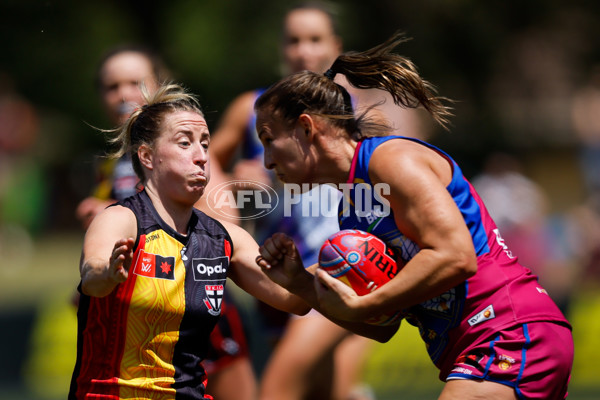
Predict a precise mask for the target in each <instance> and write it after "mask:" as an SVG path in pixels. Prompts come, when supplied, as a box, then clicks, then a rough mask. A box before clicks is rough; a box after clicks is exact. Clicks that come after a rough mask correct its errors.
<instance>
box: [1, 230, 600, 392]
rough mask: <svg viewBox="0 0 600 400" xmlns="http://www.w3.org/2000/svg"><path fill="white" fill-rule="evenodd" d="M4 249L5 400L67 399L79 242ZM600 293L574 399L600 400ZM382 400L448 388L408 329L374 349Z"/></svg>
mask: <svg viewBox="0 0 600 400" xmlns="http://www.w3.org/2000/svg"><path fill="white" fill-rule="evenodd" d="M15 240H16V238H14V237H11V238H6V237H4V238H3V240H2V241H1V242H0V243H2V247H0V260H1V264H0V327H1V329H0V346H1V348H0V357H1V358H0V360H1V361H0V398H1V399H3V400H12V399H15V400H16V399H30V400H54V399H64V398H65V397H66V393H67V391H68V385H69V380H70V374H71V372H72V368H73V362H74V357H75V329H76V320H75V309H74V308H73V306H71V304H70V297H71V296H72V294H73V291H74V289H75V286H76V284H77V282H78V270H77V264H78V260H79V254H80V246H81V236H79V235H61V236H49V237H44V238H40V239H39V240H37V241H35V243H31V245H28V244H27V243H23V241H22V240H21V241H20V243H19V244H18V245H17V244H15V243H12V242H14V241H15ZM598 316H600V291H594V290H592V289H586V290H583V291H579V292H577V293H576V294H575V298H574V303H573V311H572V314H571V316H570V320H571V322H572V324H573V327H574V330H573V334H574V338H575V364H574V370H573V378H572V381H571V386H570V393H571V395H570V396H569V399H574V400H592V399H593V400H597V399H600V379H599V378H598V376H599V374H600V367H599V366H598V360H600V318H598ZM364 377H365V381H366V382H367V383H369V384H370V385H371V386H372V387H373V389H374V390H375V393H376V395H377V399H378V400H387V399H389V400H392V399H411V400H419V399H436V398H437V395H438V394H439V392H440V390H441V388H442V383H441V382H439V381H438V380H437V370H436V369H435V368H434V367H433V366H432V364H431V363H430V361H429V360H428V358H427V356H426V352H425V347H424V345H423V343H422V342H421V340H420V339H419V338H418V334H417V331H416V329H415V328H413V327H411V326H409V325H407V324H405V326H403V327H402V328H401V330H400V332H399V333H398V334H397V335H396V336H395V337H394V338H393V339H392V340H391V341H390V342H389V343H386V344H379V343H376V344H374V346H373V349H372V352H371V354H370V356H369V359H368V362H367V365H366V367H365V371H364Z"/></svg>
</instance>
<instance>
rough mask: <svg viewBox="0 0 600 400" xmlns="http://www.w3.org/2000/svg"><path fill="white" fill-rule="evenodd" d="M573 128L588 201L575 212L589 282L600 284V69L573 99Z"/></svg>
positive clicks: (596, 70) (596, 67) (573, 212)
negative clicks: (590, 280) (590, 279)
mask: <svg viewBox="0 0 600 400" xmlns="http://www.w3.org/2000/svg"><path fill="white" fill-rule="evenodd" d="M571 117H572V122H573V128H574V130H575V133H576V135H577V138H578V139H579V141H578V143H579V153H578V154H579V167H580V171H581V174H582V176H583V180H584V184H585V190H586V193H585V199H584V201H583V202H582V204H581V205H580V206H578V207H575V208H574V209H573V210H572V214H571V215H572V217H573V219H574V220H575V221H576V222H577V226H578V227H579V229H580V230H581V234H580V235H579V240H578V242H577V243H578V245H579V249H580V253H581V256H582V260H583V263H584V271H583V274H584V275H585V278H586V280H588V279H587V278H592V279H593V280H594V281H596V282H600V65H596V66H595V67H594V68H592V71H591V73H590V76H589V79H588V81H587V82H586V84H585V85H584V86H583V87H581V88H580V89H579V90H577V91H576V92H575V94H574V96H573V102H572V107H571Z"/></svg>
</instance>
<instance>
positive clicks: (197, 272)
mask: <svg viewBox="0 0 600 400" xmlns="http://www.w3.org/2000/svg"><path fill="white" fill-rule="evenodd" d="M228 267H229V257H215V258H193V259H192V270H193V271H194V280H195V281H198V282H203V284H204V293H205V297H204V299H203V301H204V305H206V308H208V313H209V314H210V315H215V316H216V315H219V314H221V303H222V301H223V292H224V290H225V278H227V268H228Z"/></svg>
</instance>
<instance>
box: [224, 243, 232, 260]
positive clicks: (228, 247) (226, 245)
mask: <svg viewBox="0 0 600 400" xmlns="http://www.w3.org/2000/svg"><path fill="white" fill-rule="evenodd" d="M223 242H224V243H223V247H224V249H225V255H226V256H227V257H229V259H230V260H231V243H229V240H227V239H225V240H224V241H223Z"/></svg>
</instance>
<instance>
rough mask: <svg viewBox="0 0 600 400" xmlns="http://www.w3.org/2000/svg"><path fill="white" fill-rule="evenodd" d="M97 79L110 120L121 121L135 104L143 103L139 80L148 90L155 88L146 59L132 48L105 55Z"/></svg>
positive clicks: (115, 122)
mask: <svg viewBox="0 0 600 400" xmlns="http://www.w3.org/2000/svg"><path fill="white" fill-rule="evenodd" d="M100 82H101V87H100V92H101V96H102V102H103V104H104V107H105V109H106V112H107V113H108V117H109V118H110V120H111V121H112V122H113V123H114V124H122V123H124V122H125V121H127V118H128V117H129V114H131V112H132V111H133V110H134V109H135V108H136V107H138V106H140V105H142V104H144V99H143V97H142V92H141V90H140V83H142V82H144V84H145V85H146V87H147V88H148V91H149V92H150V93H152V92H154V91H155V90H156V88H157V83H156V79H155V76H154V72H153V70H152V64H151V62H150V60H148V59H147V58H146V57H145V56H144V55H142V54H140V53H136V52H124V53H119V54H116V55H114V56H113V57H111V58H109V59H108V60H107V61H106V62H105V63H104V65H103V67H102V70H101V71H100Z"/></svg>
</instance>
